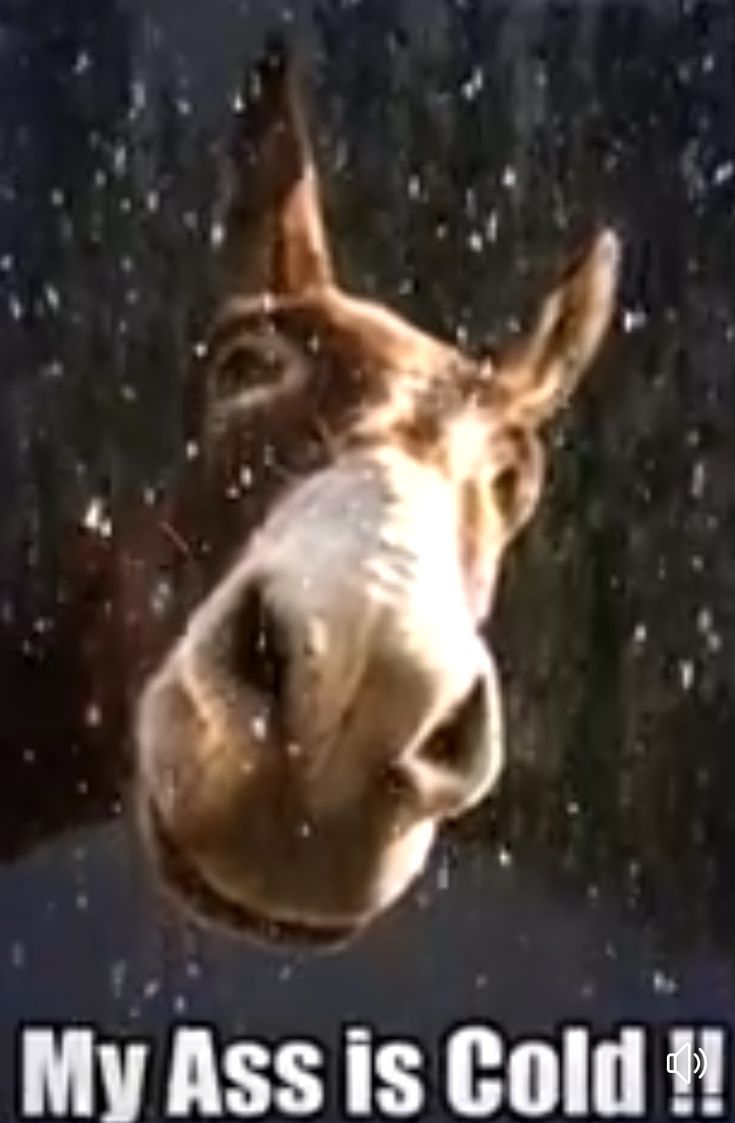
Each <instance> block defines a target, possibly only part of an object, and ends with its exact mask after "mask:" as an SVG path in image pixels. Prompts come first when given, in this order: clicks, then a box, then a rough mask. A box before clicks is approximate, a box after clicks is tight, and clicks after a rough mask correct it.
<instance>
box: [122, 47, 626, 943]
mask: <svg viewBox="0 0 735 1123" xmlns="http://www.w3.org/2000/svg"><path fill="white" fill-rule="evenodd" d="M243 102H244V104H245V107H246V108H245V111H244V112H243V113H242V114H241V115H240V116H239V117H238V120H237V122H236V128H235V135H234V141H233V145H232V148H231V152H230V173H231V174H230V177H229V182H230V192H229V196H228V200H227V206H226V222H225V239H224V245H223V247H222V251H221V252H222V261H221V266H222V276H223V287H224V292H223V294H222V303H221V306H220V309H219V313H218V315H217V317H216V319H215V325H214V328H213V331H212V336H211V340H210V346H209V350H208V355H207V369H206V371H205V372H204V375H203V377H204V387H205V392H204V394H203V395H202V401H203V403H204V404H203V406H202V417H201V431H200V433H199V434H198V439H199V440H201V442H202V444H203V445H204V446H205V449H206V453H207V455H206V456H205V458H204V460H205V463H204V465H203V467H202V469H201V470H202V473H203V476H202V480H201V481H200V483H201V487H202V488H205V489H207V488H208V489H209V490H208V492H207V494H209V495H211V496H215V497H216V496H217V495H218V494H219V495H220V496H221V494H222V491H223V489H224V488H225V486H226V484H225V483H224V482H222V480H221V479H220V476H219V475H218V473H219V472H220V471H221V470H222V464H223V463H225V462H226V463H227V464H228V465H229V468H228V471H230V473H231V471H232V467H233V453H232V449H233V447H234V448H235V449H237V448H238V447H239V448H241V449H245V450H246V452H243V453H242V456H243V457H245V458H246V459H247V458H250V460H251V461H252V463H253V464H257V465H260V467H261V469H262V472H261V475H260V476H259V477H257V479H256V484H255V490H256V492H257V491H258V490H259V489H260V490H262V493H263V495H265V494H266V493H267V495H268V496H270V495H271V491H270V490H268V481H267V479H266V476H267V472H266V469H265V468H263V465H268V464H271V463H272V460H273V457H272V456H267V455H265V452H264V450H266V449H267V448H269V447H270V442H272V441H273V442H275V444H276V446H278V447H279V448H281V449H282V450H284V456H285V455H289V456H291V457H292V459H294V460H295V462H298V456H297V455H296V456H295V455H294V454H295V453H299V452H300V451H301V450H302V446H303V447H304V448H307V446H308V448H309V449H313V447H314V434H315V433H319V434H326V437H325V438H324V439H323V440H321V442H317V445H318V448H319V450H320V451H319V453H318V455H313V453H312V452H310V453H309V455H308V456H307V455H304V457H303V460H302V464H304V465H307V467H306V468H305V469H303V470H301V471H299V472H297V473H295V474H294V476H293V478H292V479H291V480H290V484H289V487H288V488H287V489H284V488H283V487H280V488H277V489H275V491H273V493H272V494H273V499H272V501H271V499H270V498H269V499H268V500H267V501H265V502H264V503H263V504H262V505H261V506H262V511H263V513H262V515H260V516H258V517H257V518H250V519H248V518H245V517H244V518H243V522H244V524H245V525H244V526H243V525H239V526H238V532H237V538H238V540H239V546H238V545H237V544H235V548H234V550H233V551H232V552H231V553H230V562H229V563H228V565H227V566H225V567H224V568H223V572H224V576H219V577H218V579H217V580H215V581H214V582H212V583H211V584H210V589H209V592H208V593H207V595H205V596H204V598H203V599H202V600H201V602H200V604H199V605H198V607H196V608H195V610H194V611H193V612H192V614H191V615H190V617H189V619H188V621H187V623H186V626H185V628H184V630H183V633H182V634H181V635H180V636H179V638H178V640H177V641H176V642H175V643H174V645H173V647H172V649H171V650H170V651H169V652H168V654H167V655H166V657H165V659H164V660H163V662H162V664H161V665H160V666H159V668H158V669H157V670H156V671H155V673H154V674H153V675H152V677H151V678H150V680H149V681H148V682H147V683H146V684H145V686H144V689H143V691H142V694H141V697H140V699H139V703H138V708H137V760H138V769H137V777H138V783H137V794H138V805H139V808H140V818H141V823H142V826H143V830H144V834H145V837H146V839H147V840H148V843H149V848H150V851H151V854H152V855H153V856H154V859H155V862H156V865H157V867H158V869H159V871H160V874H161V878H162V881H163V883H164V884H165V885H166V886H167V887H169V888H170V889H172V890H173V891H174V892H175V893H176V895H177V896H178V897H179V898H180V899H181V900H182V901H184V902H185V903H186V904H188V906H189V907H190V908H191V909H193V911H194V913H195V915H196V916H197V917H198V918H200V919H205V920H211V921H214V922H216V923H219V924H223V925H225V926H228V927H229V928H231V929H235V930H237V931H239V932H248V933H250V934H253V935H255V936H261V937H263V938H265V939H268V940H275V939H287V940H296V941H300V942H309V943H314V944H330V945H333V944H338V943H341V942H343V941H344V940H346V939H347V938H348V937H349V936H351V935H352V934H353V933H355V932H356V931H357V930H359V929H361V928H364V927H365V925H366V924H368V923H369V922H370V921H371V920H372V919H374V918H375V917H376V916H377V915H378V914H380V913H382V912H384V911H385V910H386V909H387V908H388V906H390V905H391V904H392V903H393V902H395V901H396V900H397V899H398V898H399V897H401V896H402V895H403V894H404V892H405V891H406V889H407V888H408V887H409V886H410V884H411V883H412V882H413V881H414V880H415V879H416V878H417V876H418V875H419V874H420V873H421V871H422V870H423V868H424V866H425V863H426V860H427V856H428V854H429V852H430V849H431V846H432V843H433V841H434V838H435V835H436V831H437V829H438V827H439V825H440V824H441V823H442V822H443V821H445V820H447V819H451V818H454V817H457V816H459V815H461V814H462V813H463V812H465V811H466V810H467V809H468V808H470V807H472V806H474V805H475V804H477V803H478V802H479V801H480V800H481V799H482V798H483V797H484V796H485V795H486V794H487V793H488V792H489V791H490V790H491V789H492V788H493V787H494V785H495V783H496V781H497V778H498V776H499V774H500V771H501V767H502V762H503V751H504V750H503V729H502V714H501V703H500V692H499V688H498V682H497V676H496V671H495V665H494V662H493V659H492V656H491V654H490V652H489V651H488V649H487V646H486V644H485V642H484V641H483V638H482V635H481V630H482V628H483V626H484V625H485V623H486V621H487V618H488V616H489V614H490V611H491V608H492V603H493V599H494V592H495V588H496V583H497V578H498V574H499V570H500V566H501V563H502V558H503V556H504V553H505V551H506V549H507V547H508V545H509V544H510V543H511V542H512V541H513V540H514V539H515V537H516V535H517V534H518V532H519V531H520V530H521V528H522V527H523V526H524V525H525V524H526V523H527V522H528V520H529V519H530V517H531V515H532V514H533V512H534V510H535V508H536V505H537V503H538V500H539V497H540V493H541V490H542V484H543V466H544V456H543V449H542V442H541V438H540V432H541V429H542V428H543V426H544V425H545V424H546V423H547V422H548V421H549V420H550V419H551V418H552V417H553V416H554V415H555V414H556V413H557V412H558V410H559V409H560V408H561V407H562V406H563V405H564V404H565V403H566V401H567V400H568V398H569V397H570V396H571V393H572V392H573V390H574V389H575V388H576V385H577V383H578V381H579V379H580V377H581V374H582V373H583V371H584V370H585V369H586V368H587V366H588V365H589V363H590V361H591V359H592V357H593V355H594V354H595V353H596V351H597V349H598V346H599V344H600V341H601V340H602V338H603V336H604V334H605V332H606V329H607V326H608V323H609V321H610V319H611V316H612V311H613V306H614V292H615V288H616V282H617V274H618V262H619V246H618V242H617V238H616V237H615V235H614V234H613V233H612V232H611V231H609V230H603V231H601V232H598V233H596V234H595V235H594V236H593V237H591V238H590V239H588V240H587V242H586V243H585V244H584V246H583V247H582V248H581V251H580V252H579V253H578V254H577V255H576V256H575V257H574V259H573V260H572V261H571V262H570V264H569V265H568V266H567V268H566V269H565V270H564V272H563V274H562V275H561V277H560V278H559V279H558V281H557V283H556V284H555V286H554V288H553V289H552V291H551V292H550V294H549V296H548V297H547V298H546V300H545V301H544V302H543V304H542V307H541V311H540V314H539V315H538V317H537V320H536V322H535V324H534V325H532V326H531V328H530V329H529V330H528V332H527V333H526V334H525V335H522V336H521V337H519V338H518V339H516V340H515V341H514V342H513V343H512V345H510V346H509V347H507V348H506V349H505V350H504V351H502V352H500V353H499V354H498V355H495V356H493V358H492V359H491V358H490V357H489V356H485V357H480V358H477V357H470V356H468V355H465V354H463V353H461V352H460V351H459V350H458V349H456V348H455V347H454V346H453V345H452V344H450V343H446V342H443V341H441V340H438V339H435V338H434V337H432V336H429V335H428V334H426V333H424V332H423V331H421V330H420V329H418V328H416V327H414V326H413V325H411V324H410V323H408V322H406V321H404V320H403V319H401V318H400V317H398V316H396V315H395V314H393V313H392V312H390V311H389V310H388V309H386V308H384V307H383V306H382V305H379V304H376V303H374V302H372V301H367V300H361V299H359V298H356V297H354V296H351V295H349V294H347V293H345V292H344V291H343V290H342V289H341V288H340V287H339V285H338V284H337V282H336V281H335V277H334V271H333V267H332V261H331V255H330V252H329V247H328V240H327V234H326V228H325V222H324V215H323V210H322V205H321V200H320V185H319V180H318V176H317V172H316V168H315V165H314V160H313V156H312V151H311V147H310V144H309V140H308V135H307V132H306V129H305V126H304V121H303V117H302V112H301V107H300V102H299V98H298V96H297V92H296V88H295V83H294V79H293V68H292V64H291V62H290V60H289V59H288V57H287V55H286V53H285V51H284V50H283V48H282V47H281V46H280V45H271V46H270V47H269V50H268V51H267V52H266V55H265V57H264V59H263V61H262V62H261V64H260V65H259V67H258V68H257V69H256V71H255V80H254V81H252V82H251V84H250V86H249V87H248V89H247V90H246V94H245V97H244V98H243ZM264 374H265V381H264V380H263V377H264ZM233 432H234V433H235V434H236V437H237V440H239V439H240V438H242V437H243V434H244V435H245V439H244V440H243V441H242V443H241V444H240V445H238V443H237V440H235V443H234V445H233V443H232V440H231V438H232V434H233ZM279 442H280V444H279ZM225 445H227V448H228V450H229V451H228V452H227V456H223V453H222V450H223V448H224V446H225ZM234 464H235V468H242V467H243V465H242V464H239V463H238V458H237V455H235V456H234ZM207 473H209V475H206V474H207ZM205 475H206V480H205V478H204V477H205ZM209 507H210V508H212V507H214V508H216V502H214V500H213V503H210V504H209ZM210 525H211V510H210ZM232 559H234V560H232Z"/></svg>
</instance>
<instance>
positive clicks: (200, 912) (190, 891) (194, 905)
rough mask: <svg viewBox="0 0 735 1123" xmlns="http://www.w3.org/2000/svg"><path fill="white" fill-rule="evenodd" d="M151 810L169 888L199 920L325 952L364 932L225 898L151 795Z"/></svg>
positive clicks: (152, 838) (153, 835) (150, 819)
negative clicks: (277, 914) (287, 917)
mask: <svg viewBox="0 0 735 1123" xmlns="http://www.w3.org/2000/svg"><path fill="white" fill-rule="evenodd" d="M145 810H146V812H147V814H146V818H147V820H148V825H149V837H150V842H151V845H152V847H153V849H154V852H155V857H156V861H157V863H158V865H159V868H160V870H161V872H162V874H163V878H162V881H163V884H164V885H166V886H168V887H169V888H170V889H171V890H172V891H173V892H175V894H176V896H177V897H178V898H179V899H180V900H181V901H182V902H183V903H184V904H185V905H188V906H189V908H190V909H191V911H192V912H193V913H194V915H195V916H196V917H197V918H198V919H199V920H204V921H210V922H212V923H214V924H217V925H218V926H219V927H221V928H224V929H227V930H229V931H230V932H232V933H234V934H236V935H247V936H249V937H250V938H251V939H253V940H254V941H257V942H260V943H263V944H267V945H270V946H273V945H279V944H280V945H291V946H301V947H309V948H315V949H317V948H321V949H323V950H325V951H338V950H339V949H340V948H341V947H343V946H344V945H345V944H346V943H348V942H349V940H350V939H351V938H352V937H353V936H354V935H355V933H356V932H357V930H358V929H359V928H360V926H361V925H360V922H359V921H355V922H354V923H351V924H317V923H312V922H307V921H295V920H281V919H278V918H274V917H271V916H269V915H268V914H267V913H264V912H261V911H259V910H258V909H256V908H249V907H248V906H247V905H245V904H243V903H242V902H240V901H233V900H231V899H230V898H227V897H225V896H223V895H222V894H220V893H218V892H217V890H215V889H214V888H213V887H212V886H211V885H210V884H209V882H207V880H206V879H205V878H204V876H203V875H202V874H201V873H200V872H199V870H198V869H197V868H196V865H195V864H194V863H193V862H192V861H191V859H189V858H188V857H187V855H186V854H185V853H184V850H183V849H182V847H181V846H179V845H178V844H177V842H176V841H175V840H174V838H173V837H172V835H171V833H170V832H169V830H168V828H167V827H166V825H165V823H164V822H163V818H162V816H161V814H160V812H159V810H158V807H157V806H156V801H155V799H154V798H153V797H148V799H147V801H146V807H145Z"/></svg>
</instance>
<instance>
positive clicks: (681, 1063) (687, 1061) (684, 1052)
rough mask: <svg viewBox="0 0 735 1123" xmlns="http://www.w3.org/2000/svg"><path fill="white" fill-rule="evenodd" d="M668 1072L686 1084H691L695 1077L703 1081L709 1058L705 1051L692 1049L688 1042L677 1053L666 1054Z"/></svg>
mask: <svg viewBox="0 0 735 1123" xmlns="http://www.w3.org/2000/svg"><path fill="white" fill-rule="evenodd" d="M666 1071H667V1072H668V1073H670V1074H671V1075H672V1076H674V1075H676V1076H678V1077H679V1079H680V1080H683V1081H684V1083H685V1084H691V1082H692V1078H693V1077H694V1076H696V1077H697V1079H699V1080H701V1079H702V1077H703V1076H704V1074H705V1072H706V1071H707V1057H706V1055H705V1052H704V1050H703V1049H692V1047H691V1045H690V1043H689V1042H688V1041H687V1042H685V1044H684V1045H682V1047H681V1049H678V1050H677V1051H676V1052H675V1053H667V1054H666Z"/></svg>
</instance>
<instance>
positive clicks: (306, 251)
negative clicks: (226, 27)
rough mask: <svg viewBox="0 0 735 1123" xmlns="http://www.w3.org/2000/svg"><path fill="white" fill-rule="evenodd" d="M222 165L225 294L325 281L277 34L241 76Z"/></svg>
mask: <svg viewBox="0 0 735 1123" xmlns="http://www.w3.org/2000/svg"><path fill="white" fill-rule="evenodd" d="M227 170H228V173H229V175H228V180H229V182H228V183H227V184H226V210H225V238H224V245H223V250H222V262H223V269H224V274H225V276H224V280H225V285H226V287H227V289H228V290H229V292H230V294H243V295H253V294H256V293H259V292H272V293H282V294H297V293H300V292H303V291H304V290H305V289H308V288H312V287H314V286H320V285H326V284H329V283H330V282H331V280H332V265H331V260H330V254H329V249H328V246H327V238H326V233H325V229H324V219H323V215H322V207H321V202H320V191H319V181H318V176H317V171H316V167H315V164H314V158H313V154H312V150H311V145H310V143H309V138H308V136H307V132H306V127H305V124H304V120H303V115H302V112H301V106H300V103H299V98H298V94H297V90H296V83H295V79H294V73H293V62H292V59H291V58H290V56H289V52H288V50H287V47H286V45H285V43H284V42H283V40H282V39H281V38H280V37H274V38H272V39H270V40H269V41H268V43H267V45H266V50H265V53H264V55H263V57H262V58H261V60H260V62H259V63H258V65H257V66H256V67H255V69H254V70H253V71H252V72H251V74H250V75H249V77H248V79H247V81H246V84H245V89H244V91H243V93H242V96H241V98H240V99H239V102H238V109H237V113H236V118H235V127H234V133H233V139H232V143H231V146H230V152H229V161H228V169H227Z"/></svg>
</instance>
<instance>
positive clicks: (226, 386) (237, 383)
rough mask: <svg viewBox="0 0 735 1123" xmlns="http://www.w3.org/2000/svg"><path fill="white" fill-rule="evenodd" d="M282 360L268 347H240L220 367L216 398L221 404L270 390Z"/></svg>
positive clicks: (250, 345) (265, 345) (216, 382)
mask: <svg viewBox="0 0 735 1123" xmlns="http://www.w3.org/2000/svg"><path fill="white" fill-rule="evenodd" d="M282 362H283V360H282V357H281V355H280V354H278V353H277V352H276V349H275V348H274V347H269V346H268V345H267V343H266V344H263V345H262V346H255V345H254V344H253V343H244V344H243V343H240V344H238V345H236V346H234V347H233V348H232V350H231V351H230V352H229V353H228V354H226V355H225V356H224V357H223V358H222V359H221V360H220V361H219V363H218V364H217V367H216V370H215V376H214V397H215V398H216V399H217V400H218V401H220V402H222V401H228V400H234V399H237V397H238V396H239V395H240V394H242V393H244V392H248V391H251V390H255V389H257V388H259V387H260V388H262V387H266V386H271V385H272V384H273V382H274V381H276V380H277V378H278V376H279V373H280V371H281V367H282Z"/></svg>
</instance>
